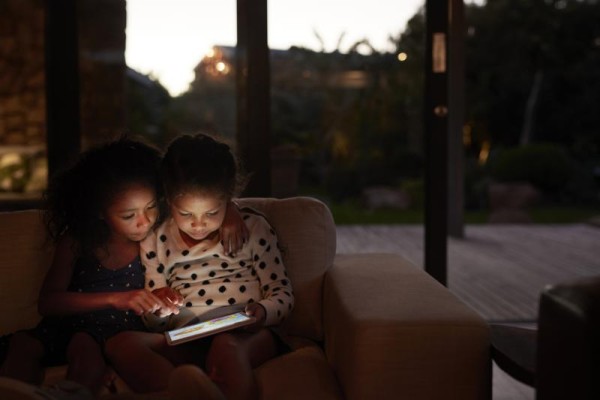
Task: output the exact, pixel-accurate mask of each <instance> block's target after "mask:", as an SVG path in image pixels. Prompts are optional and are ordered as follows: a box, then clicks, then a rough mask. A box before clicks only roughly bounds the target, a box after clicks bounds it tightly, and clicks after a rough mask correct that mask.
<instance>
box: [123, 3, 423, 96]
mask: <svg viewBox="0 0 600 400" xmlns="http://www.w3.org/2000/svg"><path fill="white" fill-rule="evenodd" d="M423 4H424V0H360V1H357V0H346V1H344V0H302V1H297V0H270V1H269V2H268V29H269V47H270V48H273V49H288V48H289V47H290V46H292V45H296V46H303V47H306V48H310V49H313V50H321V44H320V42H319V40H318V39H317V34H316V33H318V35H319V36H320V37H321V38H322V40H323V43H324V45H325V50H326V51H332V50H335V48H336V45H337V42H338V40H339V39H340V36H341V35H342V34H344V37H343V40H342V41H341V46H340V50H341V51H345V50H347V49H348V48H349V47H350V46H351V45H352V44H354V43H355V42H357V41H359V40H362V39H364V38H367V39H368V40H369V41H370V43H371V44H372V45H373V47H375V48H376V49H377V50H379V51H386V50H391V49H393V47H391V45H390V43H389V40H388V38H389V36H390V35H392V36H397V35H398V34H399V33H400V32H402V31H403V30H404V27H405V25H406V22H407V21H408V20H409V19H410V18H411V17H412V16H413V15H414V14H415V13H416V12H417V10H418V9H419V7H421V6H422V5H423ZM235 23H236V1H235V0H127V43H126V52H125V57H126V60H127V64H128V65H129V66H130V67H132V68H134V69H135V70H137V71H139V72H142V73H151V74H152V75H153V76H154V77H156V78H158V79H159V80H160V82H161V83H162V84H163V85H164V86H165V87H166V88H167V89H168V90H169V92H170V93H171V95H177V94H179V93H181V92H183V91H185V90H186V89H187V87H188V85H189V83H190V82H191V81H192V79H193V77H194V75H193V69H194V67H195V66H196V65H197V64H198V62H200V60H201V59H202V57H203V56H204V55H205V54H206V53H207V52H208V50H209V49H210V48H211V47H212V46H213V45H229V46H235V44H236V27H235ZM315 32H316V33H315Z"/></svg>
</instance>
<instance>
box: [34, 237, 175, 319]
mask: <svg viewBox="0 0 600 400" xmlns="http://www.w3.org/2000/svg"><path fill="white" fill-rule="evenodd" d="M73 244H74V242H73V239H72V238H71V237H69V236H67V235H65V236H63V237H62V238H61V239H59V241H58V243H57V245H56V250H55V252H54V258H53V260H52V264H51V265H50V269H49V270H48V274H47V275H46V278H45V280H44V283H43V285H42V289H41V291H40V297H39V301H38V310H39V312H40V314H42V315H72V314H79V313H84V312H89V311H95V310H102V309H106V308H116V309H119V310H132V311H134V312H135V313H137V314H142V313H144V312H154V311H156V310H157V309H158V308H159V307H161V306H163V307H164V304H163V303H162V301H161V300H160V299H159V298H158V297H156V296H154V295H153V294H152V293H150V292H149V291H147V290H144V289H141V290H131V291H124V292H114V293H113V292H98V293H79V292H69V291H67V289H68V287H69V284H70V282H71V276H72V274H73V267H74V265H75V255H74V253H73Z"/></svg>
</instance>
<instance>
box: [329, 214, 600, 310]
mask: <svg viewBox="0 0 600 400" xmlns="http://www.w3.org/2000/svg"><path fill="white" fill-rule="evenodd" d="M337 234H338V236H337V249H338V250H337V251H338V253H352V252H362V253H365V252H385V253H397V254H401V255H403V256H404V257H405V258H407V259H408V260H410V261H411V262H413V263H414V264H415V265H417V266H419V267H421V268H422V267H423V240H424V231H423V227H422V226H420V225H346V226H344V225H341V226H338V228H337ZM598 274H600V229H598V228H597V227H594V226H592V225H587V224H571V225H469V226H467V227H466V228H465V238H463V239H456V238H449V240H448V287H449V289H450V290H451V291H452V292H453V293H455V294H456V295H457V296H458V297H459V298H461V299H463V301H465V303H467V304H469V305H470V306H471V307H472V308H473V309H475V310H476V311H477V312H478V313H480V314H481V315H482V316H483V317H484V318H485V319H487V320H493V321H500V320H534V319H535V318H536V315H537V308H538V298H539V293H540V292H541V291H542V289H543V288H544V287H545V286H547V285H551V284H556V283H559V282H564V281H568V280H572V279H577V278H580V277H585V276H592V275H598Z"/></svg>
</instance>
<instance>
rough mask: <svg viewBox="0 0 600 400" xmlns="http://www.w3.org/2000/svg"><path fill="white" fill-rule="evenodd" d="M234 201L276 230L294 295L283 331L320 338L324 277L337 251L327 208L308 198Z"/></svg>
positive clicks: (333, 229) (333, 226)
mask: <svg viewBox="0 0 600 400" xmlns="http://www.w3.org/2000/svg"><path fill="white" fill-rule="evenodd" d="M237 202H238V204H239V205H240V206H241V207H244V206H249V207H252V208H254V209H256V210H258V211H259V212H261V213H262V214H264V215H265V216H266V218H267V220H268V221H269V222H270V223H271V226H273V228H274V229H275V232H277V238H278V240H279V246H280V248H281V250H282V253H283V254H282V256H283V261H284V264H285V267H286V270H287V273H288V275H289V278H290V281H291V282H292V287H293V289H294V297H295V307H294V311H293V312H292V315H291V316H290V318H289V319H288V320H287V321H286V323H285V329H286V331H287V332H288V333H289V334H291V335H298V336H303V337H307V338H311V339H314V340H321V339H322V337H323V325H322V286H323V278H324V276H325V272H326V271H327V269H329V268H330V267H331V265H332V264H333V258H334V257H335V250H336V231H335V224H334V222H333V217H332V215H331V212H330V211H329V208H327V206H326V205H325V204H324V203H322V202H321V201H319V200H317V199H314V198H310V197H292V198H287V199H273V198H243V199H239V200H237Z"/></svg>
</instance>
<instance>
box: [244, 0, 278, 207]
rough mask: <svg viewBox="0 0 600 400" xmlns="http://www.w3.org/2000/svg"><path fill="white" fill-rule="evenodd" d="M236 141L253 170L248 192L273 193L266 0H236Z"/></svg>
mask: <svg viewBox="0 0 600 400" xmlns="http://www.w3.org/2000/svg"><path fill="white" fill-rule="evenodd" d="M236 58H237V60H236V64H237V65H236V82H237V145H238V150H239V151H240V156H241V159H242V162H243V163H244V168H245V170H246V171H247V172H248V173H250V174H251V179H250V182H249V183H248V186H247V187H246V191H245V192H244V195H245V196H270V194H271V156H270V154H271V138H270V136H271V135H270V119H271V115H270V114H271V113H270V71H269V47H268V41H267V0H237V51H236Z"/></svg>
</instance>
